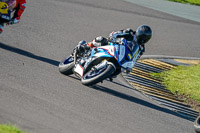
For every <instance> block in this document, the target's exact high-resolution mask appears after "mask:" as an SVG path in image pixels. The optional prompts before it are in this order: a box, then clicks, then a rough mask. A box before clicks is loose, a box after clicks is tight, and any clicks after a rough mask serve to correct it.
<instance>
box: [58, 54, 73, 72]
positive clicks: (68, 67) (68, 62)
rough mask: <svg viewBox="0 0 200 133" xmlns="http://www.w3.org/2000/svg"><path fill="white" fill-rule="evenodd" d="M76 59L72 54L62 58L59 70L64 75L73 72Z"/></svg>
mask: <svg viewBox="0 0 200 133" xmlns="http://www.w3.org/2000/svg"><path fill="white" fill-rule="evenodd" d="M74 66H75V65H74V59H73V57H72V56H70V57H68V58H66V59H64V60H62V61H61V62H60V64H59V66H58V67H59V72H60V73H62V74H64V75H70V74H73V71H72V70H73V68H74Z"/></svg>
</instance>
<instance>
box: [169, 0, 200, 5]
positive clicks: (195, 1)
mask: <svg viewBox="0 0 200 133" xmlns="http://www.w3.org/2000/svg"><path fill="white" fill-rule="evenodd" d="M168 1H174V2H179V3H185V4H192V5H197V6H200V0H168Z"/></svg>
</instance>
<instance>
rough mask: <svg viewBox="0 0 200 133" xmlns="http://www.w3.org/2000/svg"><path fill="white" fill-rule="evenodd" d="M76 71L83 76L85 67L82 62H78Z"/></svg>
mask: <svg viewBox="0 0 200 133" xmlns="http://www.w3.org/2000/svg"><path fill="white" fill-rule="evenodd" d="M74 72H76V73H78V74H79V75H80V76H81V77H83V73H84V68H83V67H82V66H81V65H80V64H77V65H76V67H75V68H74Z"/></svg>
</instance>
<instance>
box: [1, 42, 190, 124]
mask: <svg viewBox="0 0 200 133" xmlns="http://www.w3.org/2000/svg"><path fill="white" fill-rule="evenodd" d="M0 48H1V49H4V50H8V51H10V52H14V53H17V54H20V55H23V56H27V57H29V58H32V59H36V60H39V61H42V62H46V63H49V64H51V65H54V66H58V64H59V62H58V61H55V60H52V59H48V58H45V57H41V56H37V55H34V54H33V53H30V52H28V51H25V50H22V49H19V48H16V47H12V46H9V45H6V44H3V43H0ZM69 77H71V78H74V79H76V80H79V79H78V78H77V77H74V76H69ZM112 83H115V84H117V85H120V86H123V87H125V88H128V89H132V88H131V87H129V86H126V85H123V84H120V83H117V82H112ZM91 88H93V89H95V90H98V91H102V92H105V93H108V94H110V95H113V96H116V97H119V98H122V99H125V100H128V101H130V102H134V103H137V104H140V105H143V106H146V107H149V108H152V109H155V110H158V111H162V112H165V113H168V114H171V115H175V116H177V117H180V118H183V119H187V120H190V119H188V118H187V117H184V116H182V115H179V114H177V113H176V112H173V111H171V110H169V109H166V108H162V107H159V106H157V105H154V104H151V103H149V102H146V101H144V100H141V99H138V98H135V97H133V96H131V95H127V94H124V93H121V92H118V91H116V90H112V89H110V88H107V87H104V86H100V85H95V86H92V87H91ZM190 121H191V120H190Z"/></svg>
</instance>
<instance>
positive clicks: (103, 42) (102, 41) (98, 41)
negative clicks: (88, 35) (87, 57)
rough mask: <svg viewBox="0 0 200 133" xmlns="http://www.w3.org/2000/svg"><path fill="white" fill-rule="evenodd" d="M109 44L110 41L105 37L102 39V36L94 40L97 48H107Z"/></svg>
mask: <svg viewBox="0 0 200 133" xmlns="http://www.w3.org/2000/svg"><path fill="white" fill-rule="evenodd" d="M107 43H108V40H107V39H106V38H105V37H102V36H98V37H96V38H95V39H94V40H93V45H94V46H95V47H98V46H105V45H107Z"/></svg>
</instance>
